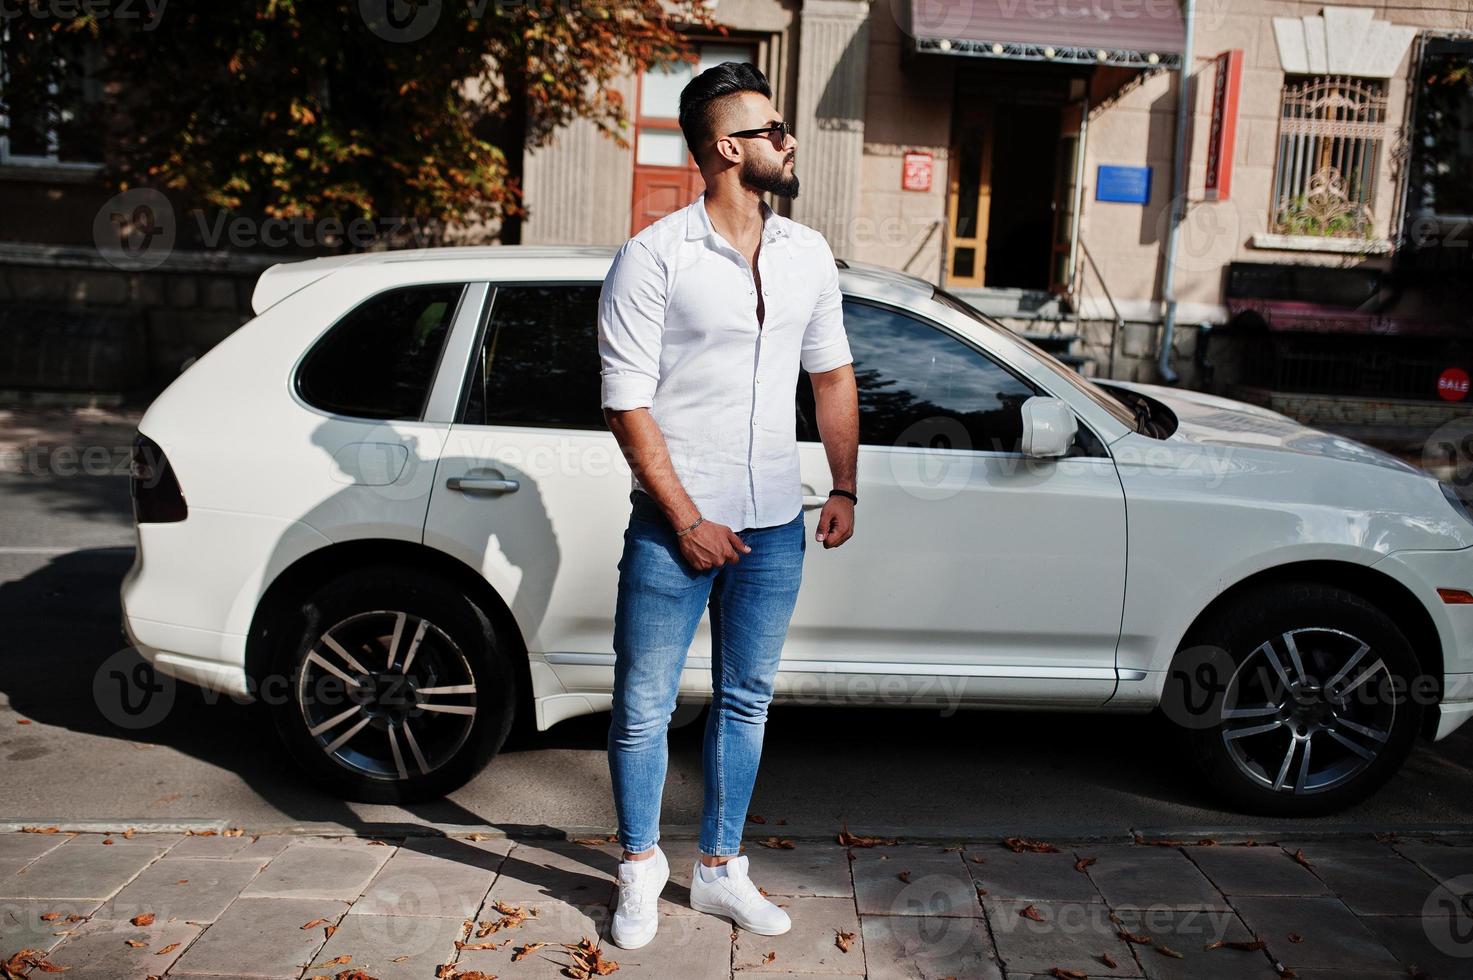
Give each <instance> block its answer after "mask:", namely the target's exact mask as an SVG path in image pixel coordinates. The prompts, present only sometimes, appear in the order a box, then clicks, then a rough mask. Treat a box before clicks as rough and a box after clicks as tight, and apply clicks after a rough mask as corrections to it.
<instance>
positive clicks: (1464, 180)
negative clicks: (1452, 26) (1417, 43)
mask: <svg viewBox="0 0 1473 980" xmlns="http://www.w3.org/2000/svg"><path fill="white" fill-rule="evenodd" d="M1419 83H1420V84H1419V85H1418V88H1417V93H1416V99H1417V109H1416V115H1415V116H1414V118H1413V120H1412V140H1411V143H1412V146H1411V166H1410V168H1409V173H1410V177H1409V179H1408V181H1407V183H1408V192H1407V203H1408V212H1409V213H1410V214H1412V215H1414V216H1422V215H1435V216H1438V217H1456V218H1466V217H1468V216H1473V40H1461V39H1459V40H1453V39H1444V38H1434V39H1433V40H1431V41H1429V42H1428V44H1427V48H1426V50H1425V52H1424V53H1423V55H1422V66H1421V72H1420V78H1419Z"/></svg>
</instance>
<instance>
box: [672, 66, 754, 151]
mask: <svg viewBox="0 0 1473 980" xmlns="http://www.w3.org/2000/svg"><path fill="white" fill-rule="evenodd" d="M738 92H757V93H758V94H760V95H765V96H767V97H768V98H769V99H770V98H772V87H771V86H770V85H768V84H767V76H766V75H764V74H762V72H761V71H760V70H759V69H758V68H757V67H756V66H755V65H749V64H747V63H745V62H741V61H723V62H722V63H721V64H719V65H715V66H713V67H711V68H707V69H706V70H705V71H703V72H701V73H700V74H699V75H697V76H696V77H695V78H692V79H691V80H690V81H689V82H688V83H687V84H686V86H685V88H684V89H682V90H681V93H680V131H681V132H682V133H684V134H685V145H686V146H688V147H690V153H691V156H693V157H695V158H696V162H697V163H699V162H700V159H701V151H702V148H703V147H705V145H706V144H707V143H709V142H711V140H712V139H713V138H715V135H716V134H715V133H714V132H713V131H712V129H711V124H712V116H713V115H714V112H713V105H714V103H715V102H716V101H717V100H718V99H724V98H726V97H727V96H728V95H736V94H737V93H738Z"/></svg>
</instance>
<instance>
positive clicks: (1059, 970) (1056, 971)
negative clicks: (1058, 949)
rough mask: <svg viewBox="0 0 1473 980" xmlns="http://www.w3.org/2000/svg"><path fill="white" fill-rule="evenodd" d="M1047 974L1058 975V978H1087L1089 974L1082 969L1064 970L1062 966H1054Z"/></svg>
mask: <svg viewBox="0 0 1473 980" xmlns="http://www.w3.org/2000/svg"><path fill="white" fill-rule="evenodd" d="M1048 975H1049V976H1051V977H1058V978H1059V980H1089V974H1088V973H1085V972H1084V971H1083V970H1066V969H1064V968H1063V967H1062V966H1056V967H1054V968H1053V969H1052V970H1050V971H1048Z"/></svg>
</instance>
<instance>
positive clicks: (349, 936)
mask: <svg viewBox="0 0 1473 980" xmlns="http://www.w3.org/2000/svg"><path fill="white" fill-rule="evenodd" d="M462 933H463V930H462V929H461V925H460V920H459V919H453V918H445V917H440V916H428V915H360V914H359V912H358V909H357V908H354V909H352V910H351V911H350V912H349V913H348V914H347V915H345V916H343V919H342V921H341V922H340V923H338V928H337V931H336V932H334V933H333V934H332V938H331V939H329V940H328V941H327V945H326V946H324V947H323V948H322V949H321V950H319V951H318V953H317V956H316V957H315V958H314V959H313V961H312V962H313V965H312V967H311V968H309V970H308V971H307V972H308V973H309V974H315V973H325V974H327V975H329V976H331V975H334V974H336V973H337V972H339V971H340V970H345V969H352V970H362V971H363V972H364V973H367V974H368V975H370V976H372V977H374V978H375V980H401V978H402V980H410V978H415V980H419V978H423V977H433V976H434V975H435V971H436V970H437V969H439V967H440V964H442V963H449V962H450V961H451V960H452V959H453V958H454V956H455V941H456V940H457V939H459V938H460V937H461V935H462ZM339 956H351V957H353V958H352V959H351V960H349V961H348V962H347V963H346V964H342V965H339V964H330V963H329V961H330V960H333V959H336V958H337V957H339Z"/></svg>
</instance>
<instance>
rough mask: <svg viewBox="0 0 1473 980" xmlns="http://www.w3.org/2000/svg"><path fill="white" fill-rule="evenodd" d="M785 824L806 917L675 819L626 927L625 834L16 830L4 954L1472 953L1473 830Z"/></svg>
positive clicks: (1245, 966)
mask: <svg viewBox="0 0 1473 980" xmlns="http://www.w3.org/2000/svg"><path fill="white" fill-rule="evenodd" d="M781 829H782V828H781V827H757V826H754V827H753V829H752V831H751V832H750V833H749V835H748V841H747V844H746V848H745V850H746V853H747V854H749V855H750V857H751V860H752V877H753V880H754V881H756V882H757V884H759V885H760V886H762V887H763V888H764V890H765V891H766V892H767V893H768V894H769V895H771V896H772V897H773V899H774V900H775V901H778V902H779V903H780V904H782V905H784V906H785V907H786V908H787V909H788V912H789V914H790V915H791V916H792V918H793V922H794V926H793V930H792V931H791V932H790V933H788V934H787V935H784V936H777V937H763V936H757V935H754V934H751V933H746V932H742V931H740V930H735V929H733V928H732V926H731V925H730V923H729V922H727V921H726V920H723V919H720V918H717V917H714V916H709V915H705V914H702V913H699V912H694V911H692V910H691V909H690V908H689V906H688V905H687V899H688V895H689V893H688V884H689V881H690V873H691V863H692V862H693V861H694V856H695V847H694V843H693V842H692V841H687V840H674V839H671V838H670V837H668V836H667V837H666V838H665V839H664V840H662V842H661V844H662V846H663V847H664V848H665V849H666V853H667V854H668V855H669V856H670V859H671V861H670V863H671V871H672V879H671V882H670V884H669V885H668V886H667V887H666V890H665V893H664V895H663V896H662V908H661V915H662V920H661V924H660V932H659V934H658V935H657V936H656V938H655V940H654V941H653V942H652V943H650V944H649V945H648V946H646V947H644V948H642V949H638V950H621V949H619V948H618V947H616V946H614V945H613V944H612V943H611V942H609V941H607V931H608V920H609V911H610V904H611V902H612V900H613V898H614V887H613V872H614V869H615V865H616V863H617V861H618V854H619V851H618V847H617V845H615V844H613V843H610V842H609V841H607V840H606V839H603V838H599V839H594V840H586V841H569V840H556V841H513V840H509V839H506V838H489V837H487V835H480V834H475V835H470V836H469V837H408V838H398V839H393V840H368V839H357V838H348V837H337V838H330V837H293V836H284V835H283V836H260V837H253V836H248V835H245V834H234V835H231V836H227V834H232V832H230V831H227V832H226V834H212V835H208V836H205V835H185V834H155V833H130V834H115V835H105V834H99V833H68V832H64V831H62V832H51V833H7V834H0V957H3V958H4V960H8V961H9V963H8V965H9V967H10V969H11V970H12V971H14V973H15V974H16V975H30V976H35V977H40V976H45V975H47V974H46V973H45V972H44V970H45V967H46V966H47V965H54V966H58V967H65V968H66V972H65V976H66V977H67V978H68V980H80V978H91V977H99V978H103V977H105V978H109V980H116V978H129V977H137V978H140V980H142V978H145V977H150V976H153V977H161V976H168V977H192V976H200V977H205V976H212V977H221V976H240V977H244V976H251V977H314V976H327V977H338V976H342V977H351V978H353V980H361V978H363V977H373V978H379V980H390V978H398V977H406V978H432V977H437V976H440V977H449V976H464V977H466V978H468V980H474V978H476V977H478V976H480V975H485V976H498V977H503V978H505V977H523V976H525V977H556V976H590V975H592V976H597V975H599V966H598V964H599V961H600V960H601V961H602V962H603V964H604V965H603V967H602V970H604V971H607V972H609V973H614V972H616V973H617V974H618V975H619V976H621V977H622V976H628V977H661V978H665V977H681V978H704V977H729V976H732V975H733V974H749V973H750V974H762V975H764V976H803V977H810V978H813V977H820V976H861V975H862V976H868V977H873V978H889V977H927V978H929V977H990V978H1002V977H1007V978H1009V980H1015V978H1024V977H1035V976H1036V977H1080V976H1090V977H1111V976H1118V977H1160V978H1183V977H1191V978H1216V977H1222V978H1232V980H1239V978H1252V977H1266V978H1272V977H1276V976H1286V977H1287V976H1292V975H1297V976H1300V977H1315V976H1319V977H1322V978H1325V980H1329V978H1331V977H1334V978H1336V980H1341V978H1381V977H1385V978H1388V980H1389V978H1392V977H1397V978H1403V980H1405V978H1406V977H1408V976H1412V977H1418V976H1428V977H1467V976H1470V975H1473V838H1468V837H1446V836H1439V837H1427V838H1402V839H1398V838H1395V837H1393V836H1389V835H1386V836H1382V837H1379V838H1371V837H1337V838H1333V839H1323V840H1305V841H1294V840H1287V839H1285V840H1281V841H1279V842H1278V843H1267V842H1261V843H1254V842H1246V841H1243V840H1238V841H1235V842H1229V841H1227V840H1223V841H1216V842H1214V841H1207V840H1204V841H1142V840H1137V841H1135V842H1131V841H1129V840H1128V839H1122V840H1117V841H1095V842H1089V843H1073V844H1071V843H1069V842H1065V841H1056V842H1053V843H1045V842H1037V841H1026V840H1021V839H1017V838H1012V839H1009V841H1006V842H999V841H979V842H965V843H960V842H959V843H957V844H954V845H951V846H947V845H944V844H940V843H936V844H918V843H917V844H911V843H904V842H898V843H888V842H883V841H877V840H875V839H873V838H870V839H863V838H861V839H858V840H857V841H854V843H853V844H852V845H851V846H847V847H846V846H841V845H839V844H838V843H836V842H835V841H836V840H837V837H836V838H835V839H834V840H830V841H809V840H796V841H795V840H792V839H791V838H781V837H774V836H768V835H769V833H770V832H771V831H774V830H776V831H779V832H780V831H781ZM764 841H766V842H768V843H770V844H778V845H784V844H791V846H764V844H763V842H764ZM864 845H870V846H864ZM580 944H581V946H582V949H580V948H579V947H580ZM26 950H29V951H30V952H23V951H26ZM609 961H612V962H613V963H616V964H617V968H616V969H613V970H611V969H610V968H609V966H608V963H609ZM352 971H362V972H361V973H355V972H352ZM476 971H479V973H478V972H476ZM0 976H5V971H4V969H3V968H0Z"/></svg>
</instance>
